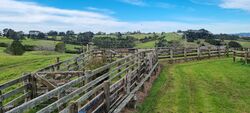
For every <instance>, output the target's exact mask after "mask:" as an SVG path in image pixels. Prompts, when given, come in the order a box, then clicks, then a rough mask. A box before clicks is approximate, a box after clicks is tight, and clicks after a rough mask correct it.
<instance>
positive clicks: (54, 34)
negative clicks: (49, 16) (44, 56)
mask: <svg viewBox="0 0 250 113" xmlns="http://www.w3.org/2000/svg"><path fill="white" fill-rule="evenodd" d="M47 34H48V35H49V36H57V35H58V33H57V31H53V30H51V31H49V32H48V33H47Z"/></svg>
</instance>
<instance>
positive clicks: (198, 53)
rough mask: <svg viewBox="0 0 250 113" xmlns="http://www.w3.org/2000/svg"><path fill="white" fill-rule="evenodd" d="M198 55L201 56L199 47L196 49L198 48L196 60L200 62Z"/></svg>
mask: <svg viewBox="0 0 250 113" xmlns="http://www.w3.org/2000/svg"><path fill="white" fill-rule="evenodd" d="M200 54H201V53H200V47H198V48H197V58H198V60H200Z"/></svg>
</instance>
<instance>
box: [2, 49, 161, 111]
mask: <svg viewBox="0 0 250 113" xmlns="http://www.w3.org/2000/svg"><path fill="white" fill-rule="evenodd" d="M78 60H79V59H78ZM77 64H79V62H77ZM157 68H158V58H157V53H156V51H154V50H146V51H140V52H136V53H134V54H129V55H128V56H126V57H124V58H120V59H118V60H116V61H114V62H111V63H108V64H107V65H104V66H102V67H100V68H97V69H94V70H85V71H81V70H80V71H74V70H67V71H39V72H36V73H33V74H29V76H24V77H22V78H20V79H19V80H16V81H20V82H23V81H26V80H30V81H28V82H27V83H28V84H27V83H26V84H27V87H29V88H30V89H29V90H20V91H21V92H24V91H25V92H26V93H28V95H36V96H34V97H33V98H27V97H26V98H24V99H29V101H25V102H24V103H22V104H18V105H15V106H13V107H11V109H5V106H2V108H3V109H2V110H3V111H2V112H6V113H22V112H25V111H27V110H31V109H36V110H37V111H36V112H38V113H50V112H60V113H77V112H79V113H90V112H92V113H100V112H106V113H108V112H118V111H120V110H121V109H122V108H124V107H125V105H126V104H128V103H129V100H131V97H134V94H135V92H136V91H137V90H139V89H140V87H142V86H143V84H144V82H145V81H146V80H147V79H149V78H150V77H151V75H152V73H155V72H156V70H157ZM52 70H53V69H52ZM26 77H27V78H26ZM50 78H53V79H50ZM55 78H56V79H55ZM61 78H64V79H61ZM65 78H67V79H65ZM8 84H11V85H13V84H14V82H13V83H8ZM26 84H25V85H26ZM8 86H10V85H8ZM25 87H26V86H25ZM5 88H7V87H6V86H5ZM3 89H4V88H3ZM21 89H22V88H21ZM39 91H40V92H41V91H44V92H46V93H39ZM29 97H30V96H29ZM14 100H15V99H14ZM12 101H13V100H12ZM1 102H3V101H1ZM45 103H46V104H45ZM5 105H6V104H5Z"/></svg>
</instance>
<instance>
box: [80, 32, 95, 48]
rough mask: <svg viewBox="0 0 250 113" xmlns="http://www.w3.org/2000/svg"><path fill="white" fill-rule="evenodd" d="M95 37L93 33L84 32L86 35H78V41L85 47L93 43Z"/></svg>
mask: <svg viewBox="0 0 250 113" xmlns="http://www.w3.org/2000/svg"><path fill="white" fill-rule="evenodd" d="M93 37H94V33H93V32H90V31H89V32H84V33H79V34H78V35H77V41H78V42H80V43H81V44H83V45H87V44H88V43H89V42H91V41H92V38H93Z"/></svg>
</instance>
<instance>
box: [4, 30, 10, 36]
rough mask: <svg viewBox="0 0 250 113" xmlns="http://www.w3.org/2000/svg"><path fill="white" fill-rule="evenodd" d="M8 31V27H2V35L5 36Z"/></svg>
mask: <svg viewBox="0 0 250 113" xmlns="http://www.w3.org/2000/svg"><path fill="white" fill-rule="evenodd" d="M8 31H9V29H8V28H5V29H3V36H6V35H7V33H8Z"/></svg>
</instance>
